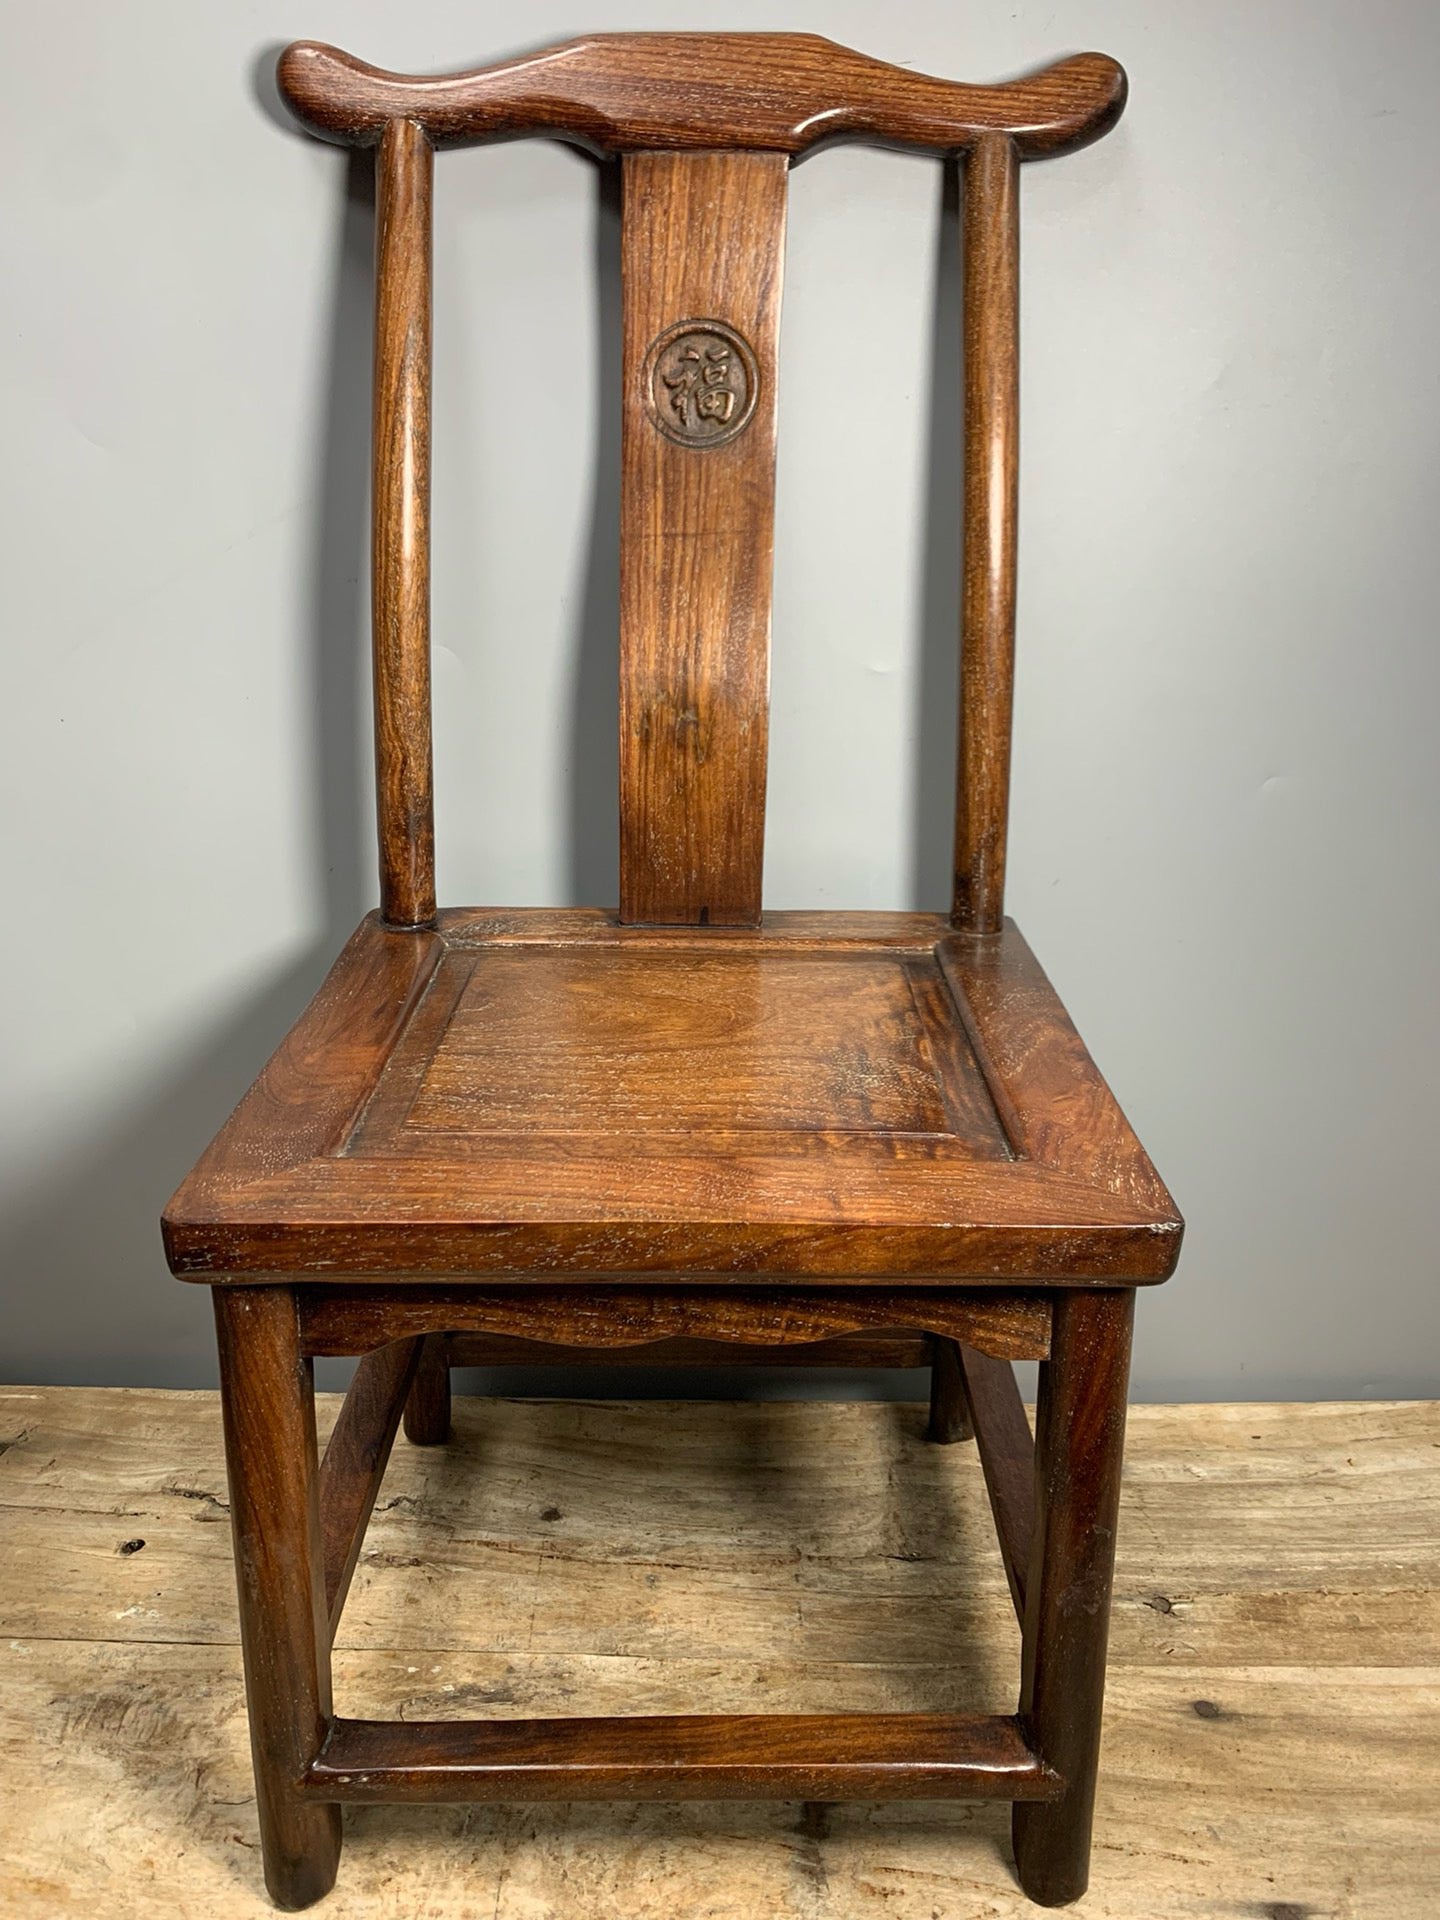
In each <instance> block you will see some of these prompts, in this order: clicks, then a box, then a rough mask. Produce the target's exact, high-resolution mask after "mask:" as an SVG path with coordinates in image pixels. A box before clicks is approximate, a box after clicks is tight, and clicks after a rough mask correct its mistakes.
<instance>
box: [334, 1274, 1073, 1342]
mask: <svg viewBox="0 0 1440 1920" xmlns="http://www.w3.org/2000/svg"><path fill="white" fill-rule="evenodd" d="M299 1299H300V1318H301V1338H302V1340H303V1342H304V1346H305V1350H306V1352H307V1353H312V1354H318V1353H326V1354H352V1353H367V1352H369V1351H371V1349H373V1348H375V1347H377V1346H380V1345H382V1344H384V1343H385V1342H387V1341H389V1340H399V1339H411V1338H413V1337H414V1336H416V1335H417V1334H422V1333H432V1332H437V1331H445V1332H450V1333H481V1332H484V1333H507V1334H518V1335H521V1336H522V1337H526V1338H530V1339H546V1338H549V1339H552V1340H556V1341H559V1342H560V1343H562V1344H563V1345H566V1346H587V1347H597V1348H600V1347H614V1348H619V1349H622V1350H625V1349H634V1348H637V1347H644V1346H646V1345H648V1344H649V1343H650V1342H652V1341H657V1340H669V1339H706V1340H736V1341H740V1342H742V1343H747V1342H748V1343H751V1344H753V1345H756V1346H767V1345H768V1346H788V1345H806V1344H808V1343H810V1342H812V1341H815V1340H822V1339H829V1338H831V1337H833V1336H834V1335H836V1334H841V1333H855V1332H860V1331H864V1330H877V1331H881V1332H885V1331H892V1330H904V1331H913V1332H922V1333H941V1334H944V1335H946V1336H947V1337H949V1338H951V1339H963V1340H965V1341H966V1342H967V1343H968V1344H969V1345H971V1346H974V1347H977V1348H981V1349H984V1350H986V1351H988V1352H991V1353H994V1354H996V1355H1000V1356H1004V1357H1005V1358H1007V1359H1016V1360H1038V1359H1043V1358H1044V1356H1045V1355H1046V1354H1047V1353H1048V1352H1049V1350H1050V1320H1051V1313H1052V1308H1051V1305H1050V1301H1049V1299H1048V1297H1047V1296H1046V1295H1045V1294H1042V1293H1034V1294H1009V1295H1002V1294H986V1293H985V1292H983V1291H981V1292H974V1293H967V1292H960V1291H957V1290H952V1289H948V1288H939V1287H931V1288H920V1287H910V1288H905V1287H887V1288H885V1289H883V1290H871V1289H869V1288H861V1287H844V1288H837V1289H834V1290H830V1291H827V1290H826V1289H824V1288H814V1287H803V1288H779V1287H776V1288H762V1287H730V1286H722V1287H715V1288H710V1287H704V1286H688V1287H674V1288H666V1287H622V1286H607V1287H595V1288H589V1287H583V1288H582V1287H549V1288H546V1287H540V1286H535V1285H531V1286H522V1287H485V1286H477V1285H474V1284H470V1285H467V1286H452V1287H435V1286H432V1287H422V1286H415V1285H409V1286H398V1287H397V1286H379V1285H370V1286H367V1287H357V1288H355V1289H353V1290H348V1289H343V1290H342V1289H341V1288H338V1287H334V1286H330V1285H326V1284H321V1285H319V1286H311V1287H304V1288H301V1289H300V1290H299Z"/></svg>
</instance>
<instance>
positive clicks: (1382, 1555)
mask: <svg viewBox="0 0 1440 1920" xmlns="http://www.w3.org/2000/svg"><path fill="white" fill-rule="evenodd" d="M337 1404H338V1403H337V1402H336V1401H334V1400H333V1399H331V1400H327V1401H326V1402H325V1403H324V1407H323V1413H322V1419H323V1420H324V1422H325V1423H326V1424H327V1425H328V1422H329V1421H330V1420H331V1419H332V1418H333V1417H334V1412H335V1407H336V1405H337ZM922 1424H923V1422H922V1416H921V1412H920V1410H919V1409H918V1408H913V1407H896V1406H887V1405H873V1404H858V1403H847V1404H842V1405H830V1406H822V1405H815V1404H807V1403H803V1402H774V1401H771V1402H765V1403H759V1404H754V1403H752V1404H741V1405H734V1404H732V1405H718V1404H679V1405H662V1404H649V1405H622V1404H591V1403H585V1404H582V1403H578V1402H573V1401H570V1402H552V1403H538V1402H515V1401H511V1402H504V1401H481V1400H468V1401H466V1400H462V1401H458V1402H457V1410H456V1439H455V1441H454V1443H453V1445H452V1446H451V1447H450V1448H449V1449H448V1450H446V1451H444V1452H439V1451H434V1452H431V1451H426V1452H421V1451H417V1450H414V1449H411V1448H409V1447H407V1446H406V1445H405V1444H404V1443H403V1441H402V1442H400V1443H398V1444H397V1447H396V1452H395V1457H394V1461H393V1463H392V1466H391V1469H390V1474H389V1476H388V1478H387V1480H386V1483H385V1487H384V1489H383V1491H382V1494H381V1498H380V1505H379V1508H378V1510H377V1514H376V1518H375V1521H374V1524H373V1526H372V1529H371V1533H370V1536H369V1540H368V1542H367V1547H366V1552H365V1557H364V1560H363V1561H362V1564H361V1569H360V1571H359V1573H358V1574H357V1576H356V1581H355V1586H354V1589H353V1591H352V1594H351V1598H350V1602H349V1604H348V1606H347V1608H346V1612H345V1617H344V1621H343V1623H342V1632H341V1640H340V1650H339V1652H338V1653H337V1693H338V1699H337V1704H338V1705H339V1706H340V1707H341V1709H342V1711H345V1712H348V1713H353V1714H392V1715H397V1716H404V1715H415V1716H420V1717H434V1716H436V1715H440V1714H445V1713H450V1712H453V1713H457V1714H465V1715H473V1714H478V1713H494V1714H507V1713H533V1712H560V1713H566V1712H585V1711H588V1710H590V1709H592V1708H593V1709H595V1710H598V1711H604V1712H612V1713H613V1712H627V1711H634V1712H675V1711H686V1710H691V1711H696V1710H707V1709H717V1710H718V1709H730V1710H740V1709H749V1710H752V1711H753V1710H757V1709H765V1708H774V1709H781V1708H786V1709H790V1710H797V1711H803V1710H807V1709H810V1710H836V1709H843V1708H856V1709H863V1708H869V1707H890V1708H915V1709H932V1710H934V1709H945V1708H949V1707H953V1706H961V1705H968V1704H975V1705H982V1706H991V1707H1006V1708H1008V1707H1009V1705H1010V1704H1012V1702H1013V1689H1014V1670H1015V1660H1016V1651H1017V1649H1016V1634H1015V1631H1014V1626H1013V1621H1012V1620H1011V1618H1010V1613H1009V1605H1008V1601H1007V1599H1006V1596H1005V1588H1004V1579H1003V1575H1002V1572H1001V1568H1000V1561H999V1556H998V1552H997V1550H996V1547H995V1544H994V1540H993V1537H992V1535H991V1532H990V1527H989V1521H988V1516H987V1512H986V1509H985V1503H984V1496H983V1492H982V1489H981V1483H980V1472H979V1468H978V1465H977V1463H976V1459H975V1453H974V1449H973V1447H965V1446H961V1447H951V1448H939V1447H929V1446H927V1445H925V1444H924V1443H923V1441H922V1440H921V1438H920V1434H921V1428H922ZM4 1443H8V1445H6V1448H5V1451H4V1452H3V1454H0V1530H3V1543H0V1633H3V1651H0V1702H3V1711H0V1756H3V1768H0V1914H3V1915H4V1916H6V1920H61V1917H62V1916H68V1915H84V1916H86V1920H128V1917H129V1916H136V1915H144V1916H147V1920H148V1917H149V1916H159V1915H165V1916H167V1920H168V1917H171V1916H173V1917H174V1920H187V1917H188V1916H195V1920H227V1916H231V1915H242V1914H243V1915H257V1914H261V1913H264V1912H266V1911H268V1910H269V1909H268V1908H267V1906H266V1903H265V1901H264V1896H263V1893H262V1891H261V1884H260V1869H259V1856H258V1852H257V1850H256V1844H255V1820H254V1805H253V1802H252V1799H251V1791H250V1776H249V1765H248V1755H247V1751H246V1736H245V1721H244V1709H243V1704H242V1699H241V1680H240V1656H239V1651H238V1649H237V1646H236V1633H235V1617H234V1606H233V1596H232V1587H231V1572H230V1557H229V1555H230V1540H229V1527H228V1525H227V1512H226V1504H225V1479H224V1470H223V1466H222V1460H221V1449H220V1432H219V1417H218V1411H217V1407H216V1402H215V1399H214V1397H213V1396H212V1395H208V1394H183V1393H159V1392H122V1391H115V1390H107V1391H99V1390H81V1389H45V1390H33V1389H19V1388H16V1389H11V1390H8V1391H6V1392H4V1393H0V1444H4ZM1437 1522H1440V1407H1437V1406H1435V1405H1405V1406H1397V1405H1387V1404H1375V1403H1366V1404H1361V1405H1347V1406H1226V1407H1141V1408H1136V1409H1135V1410H1134V1413H1133V1416H1132V1422H1131V1443H1130V1452H1129V1460H1128V1464H1127V1488H1126V1503H1125V1510H1124V1516H1123V1521H1122V1532H1121V1540H1120V1567H1119V1576H1118V1586H1117V1604H1116V1610H1115V1621H1114V1628H1113V1634H1112V1664H1111V1683H1110V1696H1109V1705H1108V1712H1107V1720H1106V1741H1105V1753H1104V1766H1103V1784H1102V1789H1101V1798H1100V1806H1099V1812H1098V1817H1097V1830H1096V1849H1095V1861H1094V1876H1093V1886H1092V1891H1091V1893H1090V1894H1089V1895H1088V1896H1087V1898H1086V1899H1085V1900H1084V1901H1083V1902H1081V1903H1080V1904H1079V1905H1078V1906H1077V1907H1074V1908H1072V1909H1070V1911H1071V1912H1073V1913H1075V1914H1076V1915H1077V1916H1080V1915H1105V1916H1110V1917H1111V1920H1121V1916H1124V1920H1159V1916H1168V1915H1181V1916H1188V1915H1224V1916H1249V1917H1250V1920H1320V1917H1321V1916H1325V1917H1326V1920H1329V1917H1330V1916H1335V1920H1371V1917H1372V1916H1373V1920H1382V1917H1383V1920H1427V1916H1440V1596H1437V1588H1440V1580H1437V1571H1440V1525H1437ZM319 1911H321V1912H328V1913H334V1914H337V1915H342V1914H343V1915H344V1916H346V1920H351V1916H365V1917H366V1920H369V1917H370V1916H380V1915H386V1916H392V1915H393V1916H397V1917H398V1916H404V1917H405V1920H460V1917H461V1916H464V1917H465V1920H471V1917H472V1916H474V1917H477V1920H549V1917H550V1916H554V1920H601V1917H602V1916H603V1920H645V1917H646V1916H651V1915H655V1916H663V1917H664V1920H691V1917H692V1916H694V1917H695V1920H700V1917H701V1916H703V1917H704V1920H791V1916H794V1917H795V1920H995V1917H997V1916H1010V1915H1019V1914H1033V1913H1035V1912H1037V1911H1038V1909H1035V1908H1031V1907H1029V1906H1028V1905H1027V1903H1026V1902H1025V1901H1024V1900H1023V1899H1022V1898H1021V1896H1020V1894H1019V1893H1018V1891H1017V1890H1016V1888H1015V1886H1014V1883H1013V1880H1012V1878H1011V1874H1010V1868H1009V1851H1008V1835H1007V1810H1006V1809H1004V1808H998V1807H984V1806H980V1807H966V1806H945V1805H925V1804H912V1805H899V1806H890V1807H879V1806H877V1807H857V1806H849V1807H846V1806H837V1807H830V1806H798V1805H749V1806H747V1805H743V1804H740V1805H737V1804H733V1803H727V1804H715V1805H687V1806H679V1807H665V1806H648V1807H631V1806H613V1807H611V1806H593V1805H592V1806H577V1807H564V1806H547V1807H539V1808H536V1807H524V1806H517V1807H510V1808H483V1807H482V1808H473V1809H465V1808H454V1809H444V1808H439V1809H436V1808H428V1809H426V1808H413V1809H390V1808H366V1809H363V1810H359V1811H357V1812H355V1813H353V1814H352V1815H351V1816H349V1819H348V1825H347V1840H346V1847H345V1855H344V1859H343V1861H342V1864H341V1873H340V1882H339V1886H338V1888H337V1890H336V1892H335V1894H334V1895H333V1896H332V1897H331V1900H330V1901H329V1902H328V1904H327V1905H326V1906H325V1907H322V1908H321V1909H319Z"/></svg>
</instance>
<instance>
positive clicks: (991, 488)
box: [950, 134, 1020, 933]
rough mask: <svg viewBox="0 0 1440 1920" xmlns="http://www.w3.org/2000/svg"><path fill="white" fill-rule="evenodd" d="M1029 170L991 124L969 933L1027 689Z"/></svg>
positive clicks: (976, 412)
mask: <svg viewBox="0 0 1440 1920" xmlns="http://www.w3.org/2000/svg"><path fill="white" fill-rule="evenodd" d="M1019 172H1020V166H1019V155H1018V153H1017V151H1016V147H1015V143H1014V141H1013V140H1012V139H1011V138H1010V137H1009V136H1008V135H1007V134H984V135H982V136H981V137H980V138H979V139H978V140H977V141H976V142H975V146H974V149H973V150H972V152H971V154H970V157H969V159H968V160H967V162H966V164H965V184H964V199H963V206H964V215H963V217H964V229H965V269H964V271H965V293H964V307H965V317H964V329H965V552H964V580H963V586H962V590H961V621H962V640H961V654H960V753H959V767H958V776H959V777H958V781H957V792H956V802H955V894H954V903H953V907H952V911H951V916H950V917H951V920H952V922H953V923H954V925H955V926H957V927H961V928H963V929H964V930H965V931H966V932H968V933H998V932H999V931H1000V928H1001V926H1002V924H1003V922H1004V916H1005V829H1006V818H1007V814H1008V812H1009V805H1010V714H1011V708H1012V705H1013V702H1014V691H1015V530H1016V504H1017V474H1018V467H1017V455H1018V442H1019V411H1020V410H1019V314H1020V272H1019V270H1020V194H1019Z"/></svg>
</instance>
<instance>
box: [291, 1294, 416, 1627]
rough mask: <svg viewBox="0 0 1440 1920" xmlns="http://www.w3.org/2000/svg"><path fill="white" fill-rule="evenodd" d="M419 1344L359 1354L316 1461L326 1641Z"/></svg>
mask: <svg viewBox="0 0 1440 1920" xmlns="http://www.w3.org/2000/svg"><path fill="white" fill-rule="evenodd" d="M292 1310H293V1309H292ZM423 1345H424V1341H423V1340H421V1339H418V1338H417V1339H410V1340H397V1341H394V1342H392V1343H391V1344H390V1345H388V1346H384V1347H377V1348H375V1349H374V1350H373V1351H372V1352H370V1353H367V1354H366V1355H365V1357H364V1358H363V1359H362V1360H361V1362H360V1364H359V1366H358V1367H357V1368H356V1369H355V1378H354V1379H353V1380H352V1381H351V1383H350V1389H349V1391H348V1393H347V1394H346V1395H345V1404H344V1406H343V1407H342V1408H341V1409H340V1417H339V1419H338V1420H337V1421H336V1422H335V1426H334V1430H333V1431H332V1433H331V1435H330V1442H329V1445H328V1446H327V1447H326V1449H325V1457H324V1459H323V1460H322V1461H321V1462H320V1492H319V1501H320V1536H321V1547H322V1553H323V1558H324V1563H325V1609H326V1615H327V1618H328V1620H329V1624H330V1632H331V1635H332V1636H333V1635H334V1632H335V1627H336V1624H337V1622H338V1621H339V1618H340V1612H341V1609H342V1608H343V1607H344V1605H345V1596H346V1594H347V1593H348V1592H349V1591H350V1581H351V1578H352V1576H353V1575H354V1572H355V1563H356V1561H357V1560H358V1559H359V1558H360V1549H361V1547H362V1546H363V1545H364V1543H365V1529H366V1527H367V1526H368V1525H369V1524H370V1515H371V1513H372V1511H373V1510H374V1506H375V1499H376V1496H377V1494H378V1493H379V1491H380V1482H381V1481H382V1480H383V1479H384V1477H385V1464H386V1462H387V1461H388V1460H389V1458H390V1449H391V1447H392V1446H393V1445H394V1443H395V1431H396V1429H397V1428H398V1426H399V1425H400V1414H401V1409H402V1408H403V1407H404V1405H405V1400H406V1396H407V1395H408V1393H409V1392H410V1385H411V1382H412V1381H413V1380H414V1378H415V1372H416V1368H417V1367H418V1366H419V1364H420V1352H421V1348H422V1346H423Z"/></svg>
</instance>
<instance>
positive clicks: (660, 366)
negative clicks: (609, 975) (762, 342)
mask: <svg viewBox="0 0 1440 1920" xmlns="http://www.w3.org/2000/svg"><path fill="white" fill-rule="evenodd" d="M758 386H759V372H758V369H757V367H756V364H755V356H754V354H753V353H752V352H751V351H750V348H749V346H748V345H747V344H746V342H745V341H744V340H743V339H742V338H741V337H740V335H739V334H738V333H736V331H735V329H734V328H733V327H727V326H726V325H725V324H724V323H723V322H722V321H719V320H684V321H681V323H680V324H679V325H678V326H674V327H668V328H667V329H666V330H665V332H664V333H662V334H661V335H660V337H659V338H658V339H657V340H655V341H654V342H653V343H652V345H651V347H650V351H649V353H648V354H647V355H646V357H645V398H646V401H647V404H648V406H649V410H650V417H651V419H652V420H653V421H654V423H655V425H656V426H657V427H658V428H659V429H660V431H661V432H662V433H663V434H664V435H665V436H666V437H667V439H670V440H678V441H679V442H680V444H681V445H682V446H686V447H713V446H719V445H720V444H721V443H722V442H723V441H726V440H733V439H734V437H735V435H736V434H737V433H740V432H742V431H743V429H744V428H745V427H746V426H747V425H748V423H749V420H750V416H751V414H752V413H753V412H754V410H755V395H756V390H757V388H758Z"/></svg>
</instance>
